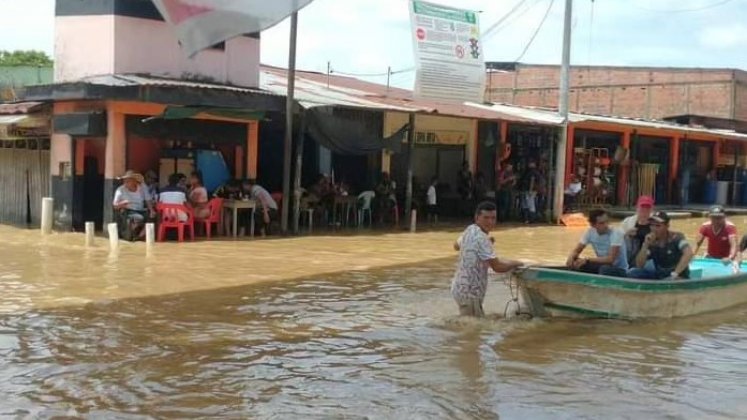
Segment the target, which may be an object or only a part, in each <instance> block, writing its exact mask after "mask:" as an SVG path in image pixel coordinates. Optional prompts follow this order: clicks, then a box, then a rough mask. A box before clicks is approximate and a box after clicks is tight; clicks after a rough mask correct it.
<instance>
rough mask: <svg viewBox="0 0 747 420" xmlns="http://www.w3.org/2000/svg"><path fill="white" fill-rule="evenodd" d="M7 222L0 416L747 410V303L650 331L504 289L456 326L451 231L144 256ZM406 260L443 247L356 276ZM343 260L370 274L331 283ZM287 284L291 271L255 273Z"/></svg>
mask: <svg viewBox="0 0 747 420" xmlns="http://www.w3.org/2000/svg"><path fill="white" fill-rule="evenodd" d="M678 224H679V228H680V229H682V230H685V231H686V232H688V233H690V232H693V231H694V229H695V227H696V223H695V221H688V222H686V223H681V222H678ZM738 226H740V227H742V226H744V221H743V220H741V219H740V220H738ZM2 233H3V236H4V237H6V238H7V239H6V240H5V241H4V243H3V244H2V245H0V258H1V259H0V307H1V308H2V315H0V391H2V394H3V395H4V398H2V399H0V416H2V417H42V418H47V417H54V416H88V417H99V418H149V417H158V418H163V417H167V418H185V417H202V418H205V417H217V416H223V417H229V418H246V417H253V418H330V417H332V418H338V417H342V418H428V419H430V418H476V419H478V418H479V419H486V418H487V419H490V418H498V416H499V415H500V416H501V417H502V418H532V419H536V418H553V419H555V418H600V417H610V418H620V417H636V418H662V417H672V418H680V417H693V418H719V417H723V418H735V417H740V416H742V415H743V413H744V412H745V410H746V409H747V403H745V402H744V399H743V396H744V395H747V384H745V383H744V381H743V378H744V376H745V375H747V321H746V320H745V319H747V308H738V309H736V310H731V311H728V312H725V313H719V314H710V315H707V316H701V317H694V318H687V319H679V320H673V321H656V322H635V323H630V322H618V321H543V320H533V321H506V320H501V319H500V317H498V316H497V315H496V314H498V313H501V312H502V311H503V308H504V306H505V303H506V301H507V299H508V293H507V291H506V289H505V287H504V286H503V285H502V284H501V283H500V282H493V284H491V288H490V291H489V296H488V299H487V302H486V309H487V311H488V312H489V313H490V314H493V316H492V317H490V318H489V319H487V320H483V321H471V320H463V319H458V318H456V317H455V316H454V314H455V312H456V308H455V307H454V305H453V303H452V301H451V299H450V296H449V293H448V283H449V278H450V276H451V274H452V269H453V263H454V257H453V254H451V253H450V252H448V251H446V250H447V249H448V247H449V246H450V245H451V240H453V238H454V233H453V232H452V233H443V234H426V235H423V236H422V237H419V236H418V237H413V236H410V235H403V236H401V237H399V239H396V238H394V239H393V238H391V237H389V236H383V237H366V238H363V237H359V238H310V239H309V238H304V239H300V240H289V241H265V242H255V243H251V244H234V243H230V242H226V243H215V244H213V243H210V244H207V243H200V244H198V245H185V246H178V245H175V246H170V245H166V246H161V245H159V246H157V247H156V249H154V250H153V254H152V255H151V256H150V258H145V248H144V247H141V246H138V245H135V246H130V245H129V244H123V247H122V249H121V250H120V252H119V253H117V254H113V255H109V253H108V251H106V250H105V249H94V250H86V249H85V248H83V247H82V241H83V238H82V237H80V238H79V237H77V236H70V235H60V236H58V237H53V238H47V239H44V240H43V241H42V242H47V243H46V244H45V243H40V239H39V237H38V235H35V234H34V233H31V232H19V231H14V230H10V229H4V228H3V229H2ZM579 235H580V231H578V230H566V229H562V228H548V227H541V228H528V229H524V228H522V229H512V230H508V231H501V232H496V233H495V237H496V239H497V247H498V249H499V251H500V252H501V253H503V254H505V255H508V256H511V257H521V258H529V259H534V260H543V261H545V260H546V261H553V262H560V261H562V260H563V259H564V256H565V254H566V252H567V250H568V249H569V247H570V246H572V245H573V244H574V243H575V241H576V240H577V238H578V236H579ZM76 241H80V244H78V243H77V242H76ZM102 242H103V241H102ZM338 248H342V249H340V250H339V253H336V249H338ZM402 254H407V255H402ZM413 254H415V255H416V256H417V257H418V258H420V259H429V258H431V257H445V258H440V259H436V260H432V261H428V262H424V263H420V264H416V265H409V266H406V267H383V268H377V269H371V270H363V269H362V268H364V267H381V266H383V265H388V264H398V263H406V262H414V261H408V260H406V258H407V257H408V256H411V255H413ZM341 267H342V268H341ZM346 267H347V268H357V270H356V271H352V272H348V273H340V274H328V273H330V272H333V271H339V270H340V269H343V268H346ZM303 272H308V273H310V274H309V275H307V276H302V275H301V274H302V273H303ZM315 273H316V274H315ZM325 273H327V274H325ZM283 277H288V278H297V279H295V280H286V281H269V282H267V281H266V282H260V283H257V281H261V280H275V279H277V278H283Z"/></svg>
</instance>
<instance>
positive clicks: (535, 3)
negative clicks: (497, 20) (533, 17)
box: [482, 0, 542, 40]
mask: <svg viewBox="0 0 747 420" xmlns="http://www.w3.org/2000/svg"><path fill="white" fill-rule="evenodd" d="M540 2H542V0H535V1H534V2H533V3H531V4H529V5H528V6H527V7H525V8H524V10H522V11H520V12H519V14H517V15H516V16H514V17H513V19H512V20H510V21H507V22H504V24H503V25H500V26H497V27H496V28H495V29H493V30H492V31H491V32H490V34H488V35H487V36H482V39H483V40H485V39H488V38H490V37H492V36H494V35H495V34H497V33H498V32H500V31H502V30H504V29H506V28H508V27H509V26H511V25H512V24H513V23H514V22H516V21H518V20H519V19H521V18H522V17H523V16H524V15H525V14H527V12H528V11H530V10H532V9H533V8H534V6H536V5H538V4H539V3H540Z"/></svg>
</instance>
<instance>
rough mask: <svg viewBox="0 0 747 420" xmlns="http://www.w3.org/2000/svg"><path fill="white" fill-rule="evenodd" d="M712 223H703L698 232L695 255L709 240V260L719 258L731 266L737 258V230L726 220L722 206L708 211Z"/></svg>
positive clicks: (707, 254)
mask: <svg viewBox="0 0 747 420" xmlns="http://www.w3.org/2000/svg"><path fill="white" fill-rule="evenodd" d="M708 217H710V218H711V221H710V222H706V223H703V226H701V227H700V231H698V239H697V240H696V244H697V246H696V248H695V254H696V255H697V253H698V251H699V250H700V246H701V245H702V244H703V241H704V240H705V239H708V252H707V253H706V256H707V257H708V258H718V259H720V260H722V261H723V262H724V264H729V263H731V262H732V261H734V259H735V258H736V257H737V251H738V249H737V228H736V226H734V224H732V223H731V222H730V221H728V220H726V213H725V212H724V208H723V207H721V206H713V207H711V209H710V210H709V211H708Z"/></svg>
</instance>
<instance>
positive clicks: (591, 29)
mask: <svg viewBox="0 0 747 420" xmlns="http://www.w3.org/2000/svg"><path fill="white" fill-rule="evenodd" d="M593 46H594V0H591V18H590V22H589V53H588V55H587V57H586V61H587V64H588V65H591V50H592V49H593Z"/></svg>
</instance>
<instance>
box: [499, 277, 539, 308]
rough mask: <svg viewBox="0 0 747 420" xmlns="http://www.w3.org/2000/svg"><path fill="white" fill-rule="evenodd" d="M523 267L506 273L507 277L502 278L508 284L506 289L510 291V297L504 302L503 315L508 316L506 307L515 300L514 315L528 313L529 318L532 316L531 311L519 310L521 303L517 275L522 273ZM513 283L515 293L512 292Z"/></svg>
mask: <svg viewBox="0 0 747 420" xmlns="http://www.w3.org/2000/svg"><path fill="white" fill-rule="evenodd" d="M523 272H524V269H521V268H517V269H515V270H512V271H511V272H510V273H508V277H504V278H503V283H504V284H505V285H506V286H508V290H509V292H510V293H511V299H510V300H509V301H508V302H506V307H505V308H504V309H503V317H504V318H508V307H509V305H511V303H512V302H516V313H515V315H516V316H519V315H528V316H529V317H530V318H532V317H534V315H533V314H532V313H531V312H523V311H522V310H521V304H520V303H519V288H520V287H521V286H520V285H519V278H518V275H519V274H521V273H523ZM514 285H515V286H516V293H514Z"/></svg>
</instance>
